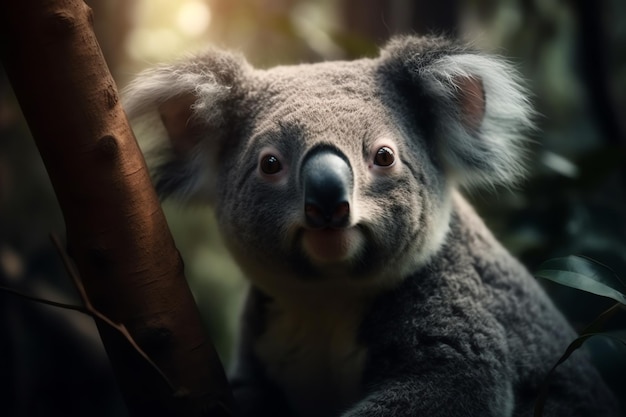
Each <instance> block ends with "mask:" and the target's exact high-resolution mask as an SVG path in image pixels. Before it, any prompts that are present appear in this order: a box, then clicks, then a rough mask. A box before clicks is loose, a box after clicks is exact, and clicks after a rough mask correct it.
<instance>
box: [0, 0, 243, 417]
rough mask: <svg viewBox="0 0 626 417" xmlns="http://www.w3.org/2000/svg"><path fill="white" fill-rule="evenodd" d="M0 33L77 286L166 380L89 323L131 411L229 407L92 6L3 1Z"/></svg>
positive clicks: (210, 411)
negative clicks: (75, 272) (61, 218)
mask: <svg viewBox="0 0 626 417" xmlns="http://www.w3.org/2000/svg"><path fill="white" fill-rule="evenodd" d="M0 34H1V35H2V39H1V42H2V44H1V45H0V46H1V53H2V61H3V65H4V67H5V69H6V71H7V74H8V76H9V79H10V81H11V84H12V85H13V88H14V90H15V94H16V96H17V98H18V100H19V103H20V106H21V107H22V111H23V113H24V116H25V117H26V120H27V122H28V125H29V127H30V130H31V132H32V135H33V137H34V139H35V141H36V143H37V146H38V148H39V151H40V153H41V156H42V158H43V160H44V163H45V165H46V168H47V170H48V173H49V175H50V178H51V181H52V184H53V186H54V189H55V192H56V195H57V198H58V201H59V204H60V206H61V209H62V210H63V213H64V218H65V223H66V231H67V242H68V252H69V254H70V256H71V257H72V258H73V260H74V262H75V263H76V266H77V268H78V271H79V273H80V276H81V277H82V281H83V285H84V287H85V290H86V292H87V295H88V297H89V299H90V300H91V302H92V304H93V305H94V307H95V308H96V309H98V310H99V311H100V312H102V313H104V314H105V315H106V316H107V317H109V318H110V319H111V320H112V321H114V322H116V323H121V324H123V325H124V326H125V327H126V328H127V329H128V331H129V333H130V334H131V335H132V336H133V338H134V339H135V340H136V341H137V343H138V344H139V346H140V347H141V348H142V349H143V350H144V351H145V352H146V353H147V354H148V355H149V356H150V357H151V359H152V360H153V361H154V362H155V363H156V365H157V366H158V367H159V368H160V369H161V370H162V372H163V373H164V374H165V375H166V376H167V379H168V380H169V384H168V381H166V380H164V379H163V378H161V377H160V376H159V375H158V373H157V372H155V370H154V368H152V367H151V366H150V365H149V364H148V363H147V362H145V361H144V360H143V359H142V358H141V357H140V356H139V355H138V354H137V352H136V351H134V350H133V349H132V348H131V347H130V345H129V344H128V343H127V341H126V340H124V338H123V337H121V336H119V333H118V332H116V331H113V330H112V329H111V328H109V327H107V326H105V325H103V324H102V323H99V324H98V325H99V330H100V333H101V336H102V339H103V342H104V344H105V347H106V349H107V352H108V354H109V357H110V359H111V363H112V366H113V368H114V371H115V373H116V375H117V377H118V382H119V384H120V387H121V390H122V392H123V394H124V396H125V398H126V401H127V404H128V406H129V410H130V411H131V414H132V415H152V416H161V415H163V416H167V415H177V416H200V415H226V414H228V413H229V410H230V407H231V404H232V403H231V401H230V398H231V395H230V391H229V389H228V386H227V383H226V379H225V376H224V371H223V368H222V365H221V363H220V361H219V359H218V357H217V354H216V352H215V350H214V349H213V346H212V344H211V342H210V340H209V338H208V335H207V333H206V331H205V330H204V328H203V326H202V324H201V320H200V315H199V313H198V311H197V308H196V305H195V303H194V300H193V297H192V295H191V292H190V290H189V287H188V286H187V283H186V281H185V278H184V275H183V265H182V261H181V259H180V256H179V254H178V251H177V250H176V248H175V246H174V242H173V240H172V237H171V235H170V233H169V229H168V227H167V224H166V222H165V217H164V215H163V213H162V211H161V208H160V205H159V201H158V199H157V197H156V195H155V193H154V190H153V187H152V185H151V183H150V179H149V177H148V173H147V170H146V166H145V163H144V161H143V157H142V156H141V153H140V151H139V148H138V146H137V144H136V141H135V139H134V136H133V133H132V131H131V130H130V128H129V126H128V122H127V120H126V116H125V114H124V111H123V109H122V107H121V105H120V101H119V97H118V93H117V89H116V86H115V83H114V81H113V79H112V77H111V75H110V74H109V71H108V69H107V66H106V63H105V62H104V59H103V57H102V53H101V51H100V48H99V46H98V43H97V40H96V38H95V36H94V34H93V30H92V15H91V10H90V9H89V8H88V7H87V6H86V5H85V4H84V3H83V2H82V1H80V0H4V1H2V3H1V4H0ZM170 385H171V386H170ZM172 388H173V389H172Z"/></svg>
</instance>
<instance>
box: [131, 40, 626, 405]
mask: <svg viewBox="0 0 626 417" xmlns="http://www.w3.org/2000/svg"><path fill="white" fill-rule="evenodd" d="M125 106H126V110H127V113H128V115H129V117H130V119H131V120H132V121H133V122H134V123H136V124H137V125H140V126H141V125H142V126H144V127H145V128H144V130H143V131H144V133H145V135H144V137H140V138H139V139H140V143H141V146H142V149H143V151H144V153H145V155H146V158H147V161H148V165H149V166H150V169H151V173H152V175H153V178H154V182H155V187H156V189H157V191H158V192H159V194H160V195H161V196H162V197H163V198H166V197H170V196H171V197H172V198H177V199H179V200H181V201H183V202H186V203H188V204H195V205H197V204H205V205H206V207H211V208H212V210H214V213H215V216H216V219H217V221H218V224H219V228H220V232H221V234H222V235H223V237H224V241H225V243H226V245H227V246H228V249H229V251H230V252H231V253H232V255H233V257H234V259H235V261H236V262H237V264H238V265H239V267H240V268H241V270H242V271H243V272H244V274H245V275H246V276H247V278H248V279H249V282H250V288H249V293H248V294H247V300H246V303H245V307H244V311H243V314H242V323H241V334H240V337H239V341H238V347H237V349H238V352H237V360H236V363H235V365H234V369H233V372H232V387H233V390H234V393H235V396H236V399H237V402H238V407H239V410H238V412H239V413H240V415H243V416H248V415H250V416H297V417H312V416H343V417H357V416H359V417H391V416H395V417H401V416H430V417H435V416H447V417H455V416H464V417H466V416H481V417H488V416H493V417H496V416H497V417H506V416H530V415H532V413H533V407H534V404H535V400H536V398H537V395H538V392H539V391H540V388H541V386H542V383H543V381H544V378H545V376H546V374H547V373H548V371H549V370H550V368H551V367H552V366H553V365H554V363H555V362H556V360H557V359H558V358H559V357H560V355H561V354H562V353H563V352H564V350H565V348H566V347H567V345H568V344H569V342H571V341H572V340H573V339H574V338H575V337H576V335H575V333H574V331H573V330H572V328H571V327H570V326H569V325H568V323H567V322H566V320H565V319H564V317H563V316H562V315H561V314H560V313H559V312H558V311H557V309H556V308H555V306H554V305H553V304H552V302H551V301H550V300H549V299H548V297H547V295H546V294H545V293H544V292H543V291H542V289H541V288H540V286H539V285H538V284H537V282H536V281H535V279H534V278H533V277H532V276H531V275H530V274H529V272H527V270H526V269H525V268H524V267H523V266H522V265H521V264H520V263H519V262H518V261H517V260H515V259H514V258H513V257H512V255H510V254H509V253H508V252H507V251H506V250H505V249H504V248H503V247H502V246H501V245H500V244H499V243H498V242H497V240H496V239H495V238H494V237H493V236H492V234H491V233H490V232H489V230H488V229H487V228H486V227H485V225H484V224H483V222H482V220H481V219H480V218H479V216H478V215H477V214H476V213H475V211H474V209H473V208H472V207H471V206H470V204H469V203H468V202H467V201H466V200H465V199H464V197H463V196H462V194H461V192H460V191H459V190H460V189H463V188H471V187H474V186H481V185H482V186H487V187H494V186H496V185H504V186H511V185H513V184H515V183H516V182H518V181H519V180H520V179H521V178H522V177H523V175H524V166H523V160H524V156H525V151H524V149H525V140H524V132H526V131H527V130H528V129H529V128H531V127H532V115H533V111H532V109H531V105H530V103H529V100H528V99H527V94H526V92H525V91H524V88H523V87H522V85H521V83H520V79H519V77H518V76H517V75H516V72H515V71H514V69H513V68H512V66H511V65H510V64H508V63H507V62H506V61H505V60H503V59H500V58H498V57H494V56H489V55H485V54H483V53H480V52H478V51H476V50H474V49H473V48H472V47H471V46H468V45H465V44H461V43H459V42H456V41H453V40H448V39H444V38H439V37H416V36H400V37H396V38H394V39H392V40H391V41H390V42H389V43H388V44H387V45H386V46H384V47H383V48H382V49H381V51H380V54H379V56H377V57H375V58H363V59H359V60H354V61H347V62H344V61H337V62H320V63H314V64H300V65H294V66H278V67H274V68H270V69H254V68H253V67H252V66H251V65H250V64H248V63H247V62H246V60H245V59H244V58H243V57H242V56H241V55H239V54H235V53H231V52H226V51H222V50H218V49H210V50H208V51H206V52H205V53H203V54H200V55H197V56H193V57H190V58H187V59H183V60H181V61H179V62H175V63H174V64H170V65H162V66H158V67H156V68H153V69H150V70H147V71H146V72H144V73H142V74H141V75H140V76H139V77H138V78H137V79H136V80H135V81H134V82H131V83H130V85H129V86H128V87H127V89H126V92H125ZM544 415H545V416H570V417H573V416H594V417H598V416H613V415H617V406H616V401H615V400H614V398H613V397H612V394H611V393H610V392H609V390H608V389H607V387H606V386H605V384H604V383H603V382H602V380H601V378H600V376H599V374H598V373H597V372H596V370H595V369H594V368H593V367H592V366H591V365H590V363H589V362H588V360H587V359H586V358H585V356H584V355H583V354H575V355H574V356H573V357H572V358H570V360H568V361H567V362H565V363H564V364H562V365H561V366H560V367H559V368H558V371H557V373H556V377H555V378H554V379H553V380H552V382H551V385H550V390H549V396H548V401H547V403H546V407H545V411H544Z"/></svg>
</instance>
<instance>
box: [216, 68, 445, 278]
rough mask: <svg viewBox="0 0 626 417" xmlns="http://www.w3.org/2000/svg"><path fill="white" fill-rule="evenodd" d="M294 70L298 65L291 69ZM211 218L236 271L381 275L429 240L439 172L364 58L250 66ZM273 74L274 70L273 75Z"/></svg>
mask: <svg viewBox="0 0 626 417" xmlns="http://www.w3.org/2000/svg"><path fill="white" fill-rule="evenodd" d="M303 73H304V74H303ZM254 77H255V78H254V82H253V85H254V86H255V87H256V88H255V90H254V91H252V92H250V93H249V95H248V97H247V98H246V101H247V102H246V103H245V104H244V107H245V108H247V109H249V110H250V117H249V119H248V120H246V122H245V126H242V129H241V130H242V131H241V132H240V133H239V134H240V135H241V139H239V140H240V144H239V146H236V147H232V148H229V149H228V150H227V151H226V152H225V154H224V155H223V158H224V161H223V162H224V163H223V164H222V165H221V167H220V168H219V179H218V185H217V193H216V194H217V196H218V197H217V199H216V202H215V205H216V213H217V217H218V222H219V224H220V225H221V227H222V231H223V235H224V236H225V238H226V241H227V242H228V244H229V246H230V247H231V249H232V251H233V253H234V254H235V256H236V258H237V259H238V261H239V263H240V264H241V265H242V266H243V267H244V269H247V270H248V271H247V272H248V275H251V276H253V275H259V271H262V273H263V274H265V273H267V274H274V275H282V276H284V277H285V279H289V280H307V281H311V280H314V281H320V280H326V281H327V280H332V281H333V282H337V281H338V280H345V281H356V282H357V283H362V282H367V281H368V280H372V279H382V280H393V279H395V278H398V277H397V276H396V275H399V274H403V273H406V272H407V271H410V270H411V269H412V268H414V267H415V266H416V265H418V264H419V263H420V262H423V261H424V260H425V259H427V257H428V256H429V255H431V254H432V252H433V251H434V249H435V248H436V247H437V246H438V245H439V243H440V242H441V239H442V237H443V235H444V234H445V231H446V226H447V225H446V222H447V215H448V207H447V192H446V181H445V177H444V175H443V171H442V168H441V166H438V165H440V164H439V163H438V162H437V160H436V157H435V156H434V155H432V154H430V153H429V152H427V151H425V150H426V149H427V146H426V143H425V141H424V139H423V138H422V137H421V133H420V132H419V131H418V127H417V126H415V125H414V124H413V123H411V122H409V121H407V120H403V117H402V114H396V113H394V111H393V108H394V107H399V106H400V105H401V104H402V99H401V97H399V96H396V95H395V94H393V93H391V92H389V91H386V90H385V89H384V88H385V85H384V84H381V83H380V81H379V80H377V77H376V74H375V68H373V67H372V66H371V65H369V62H368V61H363V62H361V61H359V62H355V63H351V64H346V65H343V66H338V65H337V64H318V65H314V66H308V67H302V66H300V67H284V68H277V69H273V70H269V71H264V72H258V73H255V75H254ZM277 80H278V81H277Z"/></svg>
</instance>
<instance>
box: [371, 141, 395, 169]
mask: <svg viewBox="0 0 626 417" xmlns="http://www.w3.org/2000/svg"><path fill="white" fill-rule="evenodd" d="M395 160H396V156H395V155H394V153H393V151H392V150H391V148H389V147H387V146H383V147H382V148H380V149H379V150H378V151H377V152H376V156H374V163H375V164H376V165H378V166H381V167H388V166H391V165H392V164H393V163H394V162H395Z"/></svg>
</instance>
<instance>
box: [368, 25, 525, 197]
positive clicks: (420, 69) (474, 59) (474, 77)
mask: <svg viewBox="0 0 626 417" xmlns="http://www.w3.org/2000/svg"><path fill="white" fill-rule="evenodd" d="M380 70H381V71H382V74H383V75H384V76H385V77H387V79H388V80H391V82H392V84H393V85H395V86H396V89H397V91H398V92H399V94H401V95H403V96H404V97H405V98H406V99H407V103H408V105H409V106H410V108H409V109H407V110H408V112H409V117H411V114H412V115H413V117H414V118H415V120H416V121H417V123H418V124H419V125H420V127H421V128H422V130H424V131H426V132H428V136H430V137H429V140H431V141H433V144H434V148H435V149H437V150H438V152H439V154H440V156H441V158H442V159H443V161H445V165H446V167H447V170H448V173H449V175H450V177H451V178H452V179H453V181H455V182H456V183H458V184H461V185H463V186H472V185H495V184H503V185H513V184H515V183H516V182H517V181H519V180H520V179H521V178H523V176H524V173H525V170H524V164H523V161H524V156H525V148H526V141H527V139H526V136H525V133H527V132H528V130H530V129H532V127H533V123H532V116H533V114H534V113H533V110H532V108H531V105H530V102H529V100H528V94H527V91H526V90H525V89H524V87H523V86H522V82H521V78H520V77H519V75H518V74H517V72H516V71H515V69H514V68H513V66H512V65H510V64H509V63H508V62H507V61H506V60H504V59H501V58H499V57H495V56H489V55H484V54H481V53H479V52H476V51H474V50H472V49H471V48H469V47H467V46H465V45H461V44H458V43H455V42H452V41H450V40H447V39H445V38H438V37H414V36H405V37H397V38H394V39H392V40H391V41H390V42H389V44H388V45H387V46H386V47H385V48H384V49H383V50H382V51H381V64H380Z"/></svg>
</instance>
